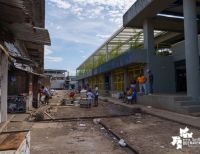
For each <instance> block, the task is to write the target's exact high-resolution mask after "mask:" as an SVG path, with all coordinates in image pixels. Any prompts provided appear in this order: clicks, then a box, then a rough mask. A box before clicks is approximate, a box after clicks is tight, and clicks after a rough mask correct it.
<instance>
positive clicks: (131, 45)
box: [129, 31, 142, 49]
mask: <svg viewBox="0 0 200 154" xmlns="http://www.w3.org/2000/svg"><path fill="white" fill-rule="evenodd" d="M141 35H142V31H140V32H138V33H137V34H136V35H134V36H133V37H132V39H131V40H130V43H129V48H130V49H135V48H138V47H140V45H141V42H140V37H141Z"/></svg>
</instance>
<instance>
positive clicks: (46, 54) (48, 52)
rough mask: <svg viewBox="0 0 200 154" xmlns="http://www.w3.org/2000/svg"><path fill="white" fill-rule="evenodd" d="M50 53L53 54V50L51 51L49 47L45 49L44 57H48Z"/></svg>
mask: <svg viewBox="0 0 200 154" xmlns="http://www.w3.org/2000/svg"><path fill="white" fill-rule="evenodd" d="M52 53H53V50H51V49H50V47H45V51H44V55H45V56H48V55H50V54H52Z"/></svg>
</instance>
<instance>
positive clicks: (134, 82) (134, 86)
mask: <svg viewBox="0 0 200 154" xmlns="http://www.w3.org/2000/svg"><path fill="white" fill-rule="evenodd" d="M136 83H137V82H136V81H135V80H133V81H131V89H132V90H134V89H136Z"/></svg>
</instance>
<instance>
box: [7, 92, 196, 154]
mask: <svg viewBox="0 0 200 154" xmlns="http://www.w3.org/2000/svg"><path fill="white" fill-rule="evenodd" d="M64 97H66V91H57V92H56V94H55V96H53V98H52V99H51V100H50V109H49V110H50V112H49V114H50V115H51V116H52V117H53V118H54V120H53V119H51V118H50V117H48V116H45V119H44V120H42V121H38V122H35V121H30V118H29V115H28V114H19V115H18V114H16V115H15V117H14V118H13V119H12V120H11V122H10V123H9V124H8V125H7V128H6V131H17V130H26V129H30V130H31V153H32V154H38V153H42V154H90V153H91V154H125V153H142V154H149V153H153V154H160V153H163V154H165V153H166V154H182V153H184V154H185V153H188V154H191V153H193V154H198V153H199V147H196V148H195V147H193V148H183V149H182V150H179V151H178V150H176V148H175V147H173V146H172V145H171V144H170V143H171V142H172V136H176V135H178V133H179V128H185V126H184V125H181V124H178V123H175V122H171V121H167V120H163V119H161V118H158V117H154V116H152V115H148V114H145V113H142V112H141V111H140V110H139V109H137V108H136V109H131V108H128V107H123V106H120V105H114V104H112V103H109V102H103V101H100V103H99V106H98V107H92V108H91V109H89V108H80V107H79V106H73V105H70V106H61V105H60V104H61V100H62V99H63V98H64ZM95 118H96V119H97V121H98V122H95V120H94V119H95ZM99 119H100V120H99ZM190 130H191V131H192V132H193V133H194V137H198V136H200V131H199V130H197V129H194V128H192V129H190ZM110 131H111V133H110ZM113 134H114V135H113ZM115 135H116V136H115ZM119 139H123V140H124V142H125V143H126V144H127V146H125V147H123V146H120V145H119V143H118V142H119Z"/></svg>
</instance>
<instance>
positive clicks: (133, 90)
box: [131, 88, 137, 104]
mask: <svg viewBox="0 0 200 154" xmlns="http://www.w3.org/2000/svg"><path fill="white" fill-rule="evenodd" d="M136 102H137V90H136V88H133V89H132V100H131V103H132V104H133V103H136Z"/></svg>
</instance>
